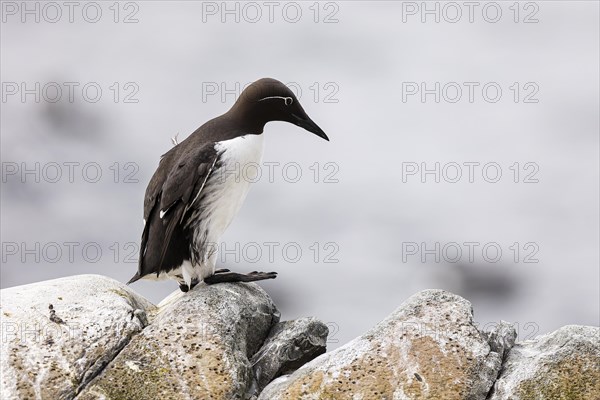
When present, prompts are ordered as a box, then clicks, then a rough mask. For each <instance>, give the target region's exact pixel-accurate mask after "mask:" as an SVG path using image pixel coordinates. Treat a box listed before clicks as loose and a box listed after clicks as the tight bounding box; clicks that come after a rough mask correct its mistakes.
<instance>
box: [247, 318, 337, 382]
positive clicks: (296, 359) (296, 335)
mask: <svg viewBox="0 0 600 400" xmlns="http://www.w3.org/2000/svg"><path fill="white" fill-rule="evenodd" d="M328 334H329V328H327V325H325V324H324V323H323V322H321V321H319V320H317V319H316V318H300V319H296V320H293V321H284V322H279V323H277V324H275V326H273V328H272V329H271V332H270V333H269V337H268V338H267V340H266V341H265V343H264V345H263V346H262V348H261V349H260V350H259V351H258V352H257V353H256V354H255V355H254V357H252V359H251V360H250V361H251V363H252V367H253V368H254V374H255V377H256V383H257V388H256V392H260V391H262V390H263V389H264V387H265V386H267V384H268V383H269V382H271V381H272V380H273V378H276V377H278V376H280V375H282V374H286V373H291V372H293V371H295V370H296V369H298V368H299V367H301V366H302V365H304V364H306V363H307V362H308V361H310V360H312V359H313V358H315V357H317V356H319V355H321V354H323V353H325V347H326V342H327V335H328Z"/></svg>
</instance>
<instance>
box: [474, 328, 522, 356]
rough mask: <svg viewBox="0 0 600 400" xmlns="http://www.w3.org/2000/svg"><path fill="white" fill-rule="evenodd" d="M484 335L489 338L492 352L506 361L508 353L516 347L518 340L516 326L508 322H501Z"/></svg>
mask: <svg viewBox="0 0 600 400" xmlns="http://www.w3.org/2000/svg"><path fill="white" fill-rule="evenodd" d="M482 334H483V335H484V337H486V338H487V342H488V343H489V345H490V348H491V349H492V351H493V352H495V353H498V354H499V355H500V356H501V357H502V360H504V358H505V357H506V356H507V354H508V351H509V350H510V349H511V348H512V347H513V346H514V345H515V340H516V339H517V331H516V330H515V327H514V325H513V324H511V323H509V322H506V321H500V323H499V324H498V325H495V326H494V328H493V329H491V330H490V331H489V332H485V331H484V332H482Z"/></svg>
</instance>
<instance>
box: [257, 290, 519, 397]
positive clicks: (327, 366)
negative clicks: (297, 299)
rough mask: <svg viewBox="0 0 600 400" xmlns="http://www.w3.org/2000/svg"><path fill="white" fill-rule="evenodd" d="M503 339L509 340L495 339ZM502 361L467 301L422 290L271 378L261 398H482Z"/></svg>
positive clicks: (437, 292)
mask: <svg viewBox="0 0 600 400" xmlns="http://www.w3.org/2000/svg"><path fill="white" fill-rule="evenodd" d="M500 332H501V331H498V332H497V333H498V334H500ZM507 335H510V333H507ZM501 342H502V343H504V342H506V343H510V339H508V338H507V339H503V340H501V341H498V340H495V341H494V345H495V346H499V343H501ZM497 349H498V350H502V351H503V349H502V348H501V347H497ZM501 360H502V355H501V354H499V353H498V352H496V351H494V350H493V349H492V348H491V346H490V344H489V343H488V337H487V336H485V335H483V334H481V333H480V332H479V331H478V330H477V328H476V327H475V325H474V323H473V314H472V310H471V304H470V303H469V302H468V301H466V300H465V299H463V298H461V297H459V296H456V295H454V294H451V293H448V292H444V291H442V290H426V291H423V292H421V293H418V294H416V295H414V296H412V297H411V298H409V299H408V300H407V301H406V302H404V303H403V304H402V305H401V306H400V307H399V308H398V309H397V310H396V311H395V312H394V313H392V314H391V315H390V316H389V317H388V318H386V319H385V320H384V321H382V322H381V323H379V324H378V325H377V326H375V327H374V328H372V329H371V330H370V331H369V332H367V333H366V334H364V335H362V336H360V337H358V338H356V339H354V340H352V341H351V342H349V343H348V344H346V345H345V346H342V347H340V348H338V349H336V350H334V351H332V352H331V353H327V354H323V355H321V356H320V357H317V358H316V359H314V360H313V361H311V362H309V363H308V364H305V365H304V366H303V367H301V368H300V369H298V370H297V371H295V372H294V373H292V374H291V375H287V376H283V377H280V378H278V379H276V380H274V381H273V382H271V383H270V384H269V385H268V386H267V387H266V388H265V390H264V391H263V392H262V393H261V394H260V396H259V399H261V400H276V399H293V400H298V399H390V400H391V399H394V400H400V399H417V398H428V399H448V400H451V399H461V400H462V399H482V400H483V399H485V397H486V396H487V394H488V392H489V390H490V388H491V387H492V385H493V383H494V381H495V379H496V377H497V375H498V372H499V370H500V366H501Z"/></svg>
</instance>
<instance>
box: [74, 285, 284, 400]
mask: <svg viewBox="0 0 600 400" xmlns="http://www.w3.org/2000/svg"><path fill="white" fill-rule="evenodd" d="M278 320H279V312H278V311H277V308H276V307H275V304H273V302H272V300H271V298H270V297H269V296H268V295H267V294H266V293H265V292H264V291H263V290H262V289H261V288H260V287H259V286H258V285H256V284H253V283H235V284H232V283H223V284H218V285H213V286H206V285H204V284H200V285H198V286H196V287H195V288H194V289H193V290H191V291H189V292H187V293H186V294H185V295H183V294H181V295H176V296H174V297H172V298H170V299H169V300H168V301H163V303H161V308H160V310H159V312H158V314H157V316H156V318H155V320H154V321H153V322H152V323H151V324H150V325H149V326H148V327H147V328H146V329H144V330H143V331H142V332H141V333H140V334H139V335H137V336H135V337H134V338H133V339H132V340H131V342H130V343H129V344H128V346H127V347H125V349H123V351H122V352H121V353H119V355H118V356H117V357H116V358H115V359H114V360H113V362H112V363H111V364H110V365H109V366H108V367H107V368H105V369H104V371H102V373H101V374H100V375H98V377H97V378H96V379H94V381H92V382H91V383H90V384H89V385H88V386H87V388H86V389H85V390H84V391H83V392H82V393H81V394H80V395H79V396H78V397H77V399H79V400H89V399H107V400H110V399H115V400H116V399H128V400H133V399H161V398H169V399H244V398H245V397H247V393H248V392H249V391H250V390H252V387H253V380H254V377H253V372H252V365H251V363H250V361H249V360H250V358H251V357H252V356H253V355H254V354H255V353H256V352H257V351H258V349H259V348H260V346H261V345H262V344H263V342H264V340H265V338H266V337H267V335H268V333H269V331H270V330H271V327H272V326H273V325H274V324H275V323H276V322H278Z"/></svg>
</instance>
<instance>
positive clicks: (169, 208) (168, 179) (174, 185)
mask: <svg viewBox="0 0 600 400" xmlns="http://www.w3.org/2000/svg"><path fill="white" fill-rule="evenodd" d="M182 144H183V143H182ZM178 146H181V144H180V145H178ZM178 146H176V147H174V148H173V149H171V150H170V151H169V152H168V153H166V154H165V155H164V156H163V158H162V159H161V161H160V164H159V167H158V169H157V170H156V172H155V173H154V175H153V176H152V179H151V180H150V183H149V184H148V188H147V189H146V196H145V198H144V220H145V225H144V231H143V232H142V241H141V245H140V258H139V264H138V272H137V273H136V274H135V275H134V277H133V278H131V280H130V281H129V283H131V282H135V281H136V280H138V279H140V278H141V277H143V276H145V275H149V274H152V273H156V274H157V275H158V274H160V272H161V271H169V270H171V269H173V268H176V267H177V266H179V265H181V263H182V262H183V260H184V259H186V258H187V259H189V237H188V234H187V232H186V229H185V227H184V222H183V221H182V218H183V216H184V215H185V213H186V212H187V210H188V208H189V207H190V206H191V205H192V204H193V203H194V201H198V199H199V197H200V193H201V192H202V190H203V188H204V186H205V184H206V182H207V181H208V178H209V177H210V175H211V173H212V172H213V171H214V169H215V166H216V164H217V162H218V159H219V154H218V152H217V151H216V150H215V146H214V143H208V144H206V145H204V146H202V147H200V148H196V149H194V148H192V149H190V150H189V151H181V149H180V148H179V149H178V148H177V147H178ZM178 150H179V151H178Z"/></svg>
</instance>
